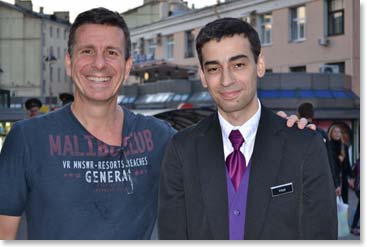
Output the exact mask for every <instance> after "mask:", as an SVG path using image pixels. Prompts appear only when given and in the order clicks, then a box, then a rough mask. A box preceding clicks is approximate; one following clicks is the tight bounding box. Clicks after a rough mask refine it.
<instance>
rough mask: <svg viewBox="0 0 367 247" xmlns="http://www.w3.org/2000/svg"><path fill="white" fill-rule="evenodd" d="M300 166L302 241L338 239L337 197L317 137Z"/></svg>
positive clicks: (323, 150) (319, 139)
mask: <svg viewBox="0 0 367 247" xmlns="http://www.w3.org/2000/svg"><path fill="white" fill-rule="evenodd" d="M308 147H309V150H308V152H307V153H306V159H305V162H304V164H303V199H302V207H303V208H302V210H301V212H300V213H301V214H300V216H301V224H302V226H301V227H302V236H301V237H302V239H313V240H316V239H337V233H338V223H337V213H336V196H335V189H334V183H333V181H332V177H331V171H330V168H329V164H328V158H327V153H326V148H325V145H324V143H323V142H322V140H321V138H320V137H319V136H317V135H316V134H315V135H314V136H313V140H312V142H310V145H308Z"/></svg>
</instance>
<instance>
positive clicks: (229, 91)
mask: <svg viewBox="0 0 367 247" xmlns="http://www.w3.org/2000/svg"><path fill="white" fill-rule="evenodd" d="M196 49H197V52H198V57H199V60H200V65H201V70H200V76H201V81H202V84H203V86H204V87H206V88H208V90H209V92H210V94H211V96H212V98H213V100H214V101H215V102H216V104H217V108H218V112H217V113H215V114H213V115H211V116H209V117H208V118H206V119H204V120H203V121H201V122H200V123H198V124H197V125H196V126H193V127H190V128H188V129H185V130H184V131H181V132H178V133H177V134H175V136H174V137H173V139H172V140H171V142H170V144H168V147H167V150H166V154H165V157H164V161H163V163H162V170H161V178H160V179H161V181H160V196H159V216H158V232H159V238H160V239H336V238H337V216H336V202H335V192H334V189H333V182H332V178H331V174H330V169H329V167H328V161H327V155H326V150H325V146H324V144H323V142H322V140H321V138H319V137H318V136H317V133H316V132H315V131H311V130H303V131H301V130H298V129H297V128H296V127H293V128H287V127H286V124H285V120H284V119H282V118H280V117H278V116H277V115H275V114H274V113H272V112H271V111H270V110H269V109H267V108H266V107H264V106H263V105H261V103H260V101H259V99H258V97H257V93H256V89H257V85H256V84H257V77H262V76H263V75H264V73H265V62H264V57H263V55H262V54H261V45H260V41H259V37H258V34H257V33H256V31H255V30H254V29H253V28H252V27H251V26H250V25H249V24H247V23H245V22H243V21H241V20H239V19H235V18H224V19H219V20H216V21H214V22H211V23H209V24H207V25H206V26H205V27H204V28H203V29H202V30H201V31H200V33H199V34H198V37H197V39H196Z"/></svg>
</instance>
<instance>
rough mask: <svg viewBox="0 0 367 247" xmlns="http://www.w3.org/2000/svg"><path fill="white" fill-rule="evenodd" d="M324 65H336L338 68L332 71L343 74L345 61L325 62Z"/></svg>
mask: <svg viewBox="0 0 367 247" xmlns="http://www.w3.org/2000/svg"><path fill="white" fill-rule="evenodd" d="M326 65H331V66H335V67H337V68H338V69H337V70H336V71H335V72H334V73H341V74H345V62H338V63H327V64H326Z"/></svg>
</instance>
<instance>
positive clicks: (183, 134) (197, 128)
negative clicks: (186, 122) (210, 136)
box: [174, 112, 219, 141]
mask: <svg viewBox="0 0 367 247" xmlns="http://www.w3.org/2000/svg"><path fill="white" fill-rule="evenodd" d="M217 116H218V115H217V113H216V112H215V113H213V114H211V115H209V116H207V117H205V118H204V119H202V120H200V121H199V122H198V123H196V124H194V125H191V126H190V127H187V128H185V129H183V130H180V131H178V132H177V133H176V134H175V135H174V138H175V139H176V140H181V141H183V140H188V141H190V140H192V139H193V138H197V137H198V136H202V135H204V134H205V133H206V132H207V131H208V130H209V129H210V128H211V127H212V126H213V124H214V121H218V117H217ZM218 124H219V123H218Z"/></svg>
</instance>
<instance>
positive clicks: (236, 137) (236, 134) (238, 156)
mask: <svg viewBox="0 0 367 247" xmlns="http://www.w3.org/2000/svg"><path fill="white" fill-rule="evenodd" d="M229 140H230V141H231V143H232V146H233V149H234V150H233V152H232V153H230V154H229V155H228V157H227V159H226V164H227V169H228V173H229V176H230V178H231V180H232V183H233V186H234V188H235V190H236V191H237V189H238V187H239V186H240V183H241V179H242V176H243V174H244V172H245V170H246V159H245V156H244V155H243V154H242V153H241V151H240V147H241V146H242V144H243V143H244V141H245V140H244V139H243V137H242V135H241V132H240V131H239V130H232V131H231V133H230V134H229Z"/></svg>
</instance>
